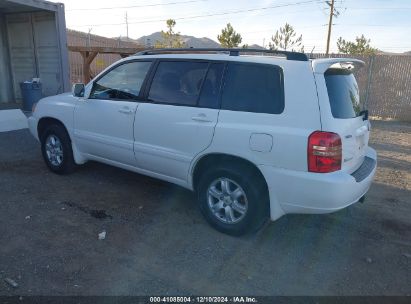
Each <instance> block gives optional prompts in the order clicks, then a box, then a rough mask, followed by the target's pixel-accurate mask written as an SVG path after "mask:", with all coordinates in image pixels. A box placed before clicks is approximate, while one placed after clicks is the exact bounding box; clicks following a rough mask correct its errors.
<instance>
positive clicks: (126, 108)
mask: <svg viewBox="0 0 411 304" xmlns="http://www.w3.org/2000/svg"><path fill="white" fill-rule="evenodd" d="M118 111H119V112H120V113H122V114H128V115H129V114H132V113H133V110H131V109H130V108H128V107H124V108H121V109H119V110H118Z"/></svg>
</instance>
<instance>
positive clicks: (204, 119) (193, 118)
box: [191, 113, 212, 122]
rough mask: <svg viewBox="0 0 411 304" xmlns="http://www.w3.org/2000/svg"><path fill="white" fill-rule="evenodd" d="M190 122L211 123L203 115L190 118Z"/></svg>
mask: <svg viewBox="0 0 411 304" xmlns="http://www.w3.org/2000/svg"><path fill="white" fill-rule="evenodd" d="M191 119H192V120H194V121H198V122H212V120H211V119H209V118H208V117H207V116H206V115H205V114H203V113H200V114H198V115H197V116H193V117H191Z"/></svg>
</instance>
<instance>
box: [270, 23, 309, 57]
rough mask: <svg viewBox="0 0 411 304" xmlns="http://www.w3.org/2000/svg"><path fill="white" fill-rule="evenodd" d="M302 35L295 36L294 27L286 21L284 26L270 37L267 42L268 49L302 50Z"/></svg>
mask: <svg viewBox="0 0 411 304" xmlns="http://www.w3.org/2000/svg"><path fill="white" fill-rule="evenodd" d="M302 40H303V36H302V35H300V36H297V33H296V32H295V31H294V28H293V27H292V26H291V25H289V24H288V23H286V24H285V25H284V27H280V29H279V30H277V31H276V33H275V35H274V36H272V37H271V41H270V42H269V48H270V50H284V51H293V52H294V51H298V52H304V46H303V45H302Z"/></svg>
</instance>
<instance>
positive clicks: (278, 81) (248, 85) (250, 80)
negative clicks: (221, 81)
mask: <svg viewBox="0 0 411 304" xmlns="http://www.w3.org/2000/svg"><path fill="white" fill-rule="evenodd" d="M282 78H283V77H282V72H281V70H280V69H279V68H277V67H275V66H269V65H262V64H243V63H229V64H228V70H227V73H226V77H225V85H224V89H223V94H222V100H221V109H224V110H231V111H244V112H254V113H268V114H280V113H282V112H283V110H284V86H283V79H282Z"/></svg>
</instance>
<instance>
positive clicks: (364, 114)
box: [359, 110, 368, 120]
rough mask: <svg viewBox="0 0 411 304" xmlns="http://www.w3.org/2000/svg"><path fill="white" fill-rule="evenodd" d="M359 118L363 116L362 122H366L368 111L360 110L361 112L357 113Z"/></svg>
mask: <svg viewBox="0 0 411 304" xmlns="http://www.w3.org/2000/svg"><path fill="white" fill-rule="evenodd" d="M359 116H363V117H362V120H368V110H362V111H361V112H360V113H359Z"/></svg>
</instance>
